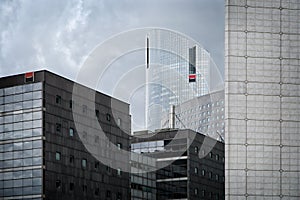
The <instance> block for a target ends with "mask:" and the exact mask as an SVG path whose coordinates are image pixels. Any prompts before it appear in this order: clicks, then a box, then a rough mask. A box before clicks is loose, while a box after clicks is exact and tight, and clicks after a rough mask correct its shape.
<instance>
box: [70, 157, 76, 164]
mask: <svg viewBox="0 0 300 200" xmlns="http://www.w3.org/2000/svg"><path fill="white" fill-rule="evenodd" d="M74 160H75V159H74V156H72V155H71V156H70V163H71V164H74Z"/></svg>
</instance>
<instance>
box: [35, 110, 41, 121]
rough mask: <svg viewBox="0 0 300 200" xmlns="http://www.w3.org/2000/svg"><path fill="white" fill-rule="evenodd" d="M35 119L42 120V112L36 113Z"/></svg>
mask: <svg viewBox="0 0 300 200" xmlns="http://www.w3.org/2000/svg"><path fill="white" fill-rule="evenodd" d="M33 119H42V112H40V111H39V112H34V113H33Z"/></svg>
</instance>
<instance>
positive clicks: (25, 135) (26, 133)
mask: <svg viewBox="0 0 300 200" xmlns="http://www.w3.org/2000/svg"><path fill="white" fill-rule="evenodd" d="M31 136H32V130H31V129H30V130H24V131H23V137H24V138H26V137H31Z"/></svg>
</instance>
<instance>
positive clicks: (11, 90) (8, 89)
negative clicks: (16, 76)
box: [4, 87, 15, 95]
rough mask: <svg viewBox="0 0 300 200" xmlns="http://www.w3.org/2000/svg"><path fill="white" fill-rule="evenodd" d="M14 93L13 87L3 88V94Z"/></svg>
mask: <svg viewBox="0 0 300 200" xmlns="http://www.w3.org/2000/svg"><path fill="white" fill-rule="evenodd" d="M14 93H15V88H14V87H9V88H4V94H5V95H11V94H14Z"/></svg>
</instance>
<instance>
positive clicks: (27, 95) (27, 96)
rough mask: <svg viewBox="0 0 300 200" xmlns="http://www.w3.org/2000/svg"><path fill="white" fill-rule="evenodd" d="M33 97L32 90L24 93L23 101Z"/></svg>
mask: <svg viewBox="0 0 300 200" xmlns="http://www.w3.org/2000/svg"><path fill="white" fill-rule="evenodd" d="M31 99H32V92H28V93H23V101H27V100H31Z"/></svg>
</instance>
